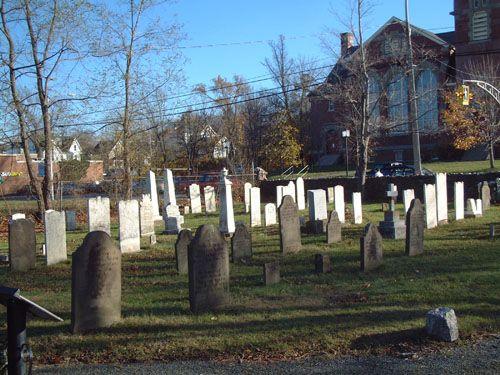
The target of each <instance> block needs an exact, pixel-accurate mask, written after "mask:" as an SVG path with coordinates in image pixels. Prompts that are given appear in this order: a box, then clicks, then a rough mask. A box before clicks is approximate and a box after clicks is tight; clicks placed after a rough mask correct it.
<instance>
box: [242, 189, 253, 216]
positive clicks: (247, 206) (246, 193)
mask: <svg viewBox="0 0 500 375" xmlns="http://www.w3.org/2000/svg"><path fill="white" fill-rule="evenodd" d="M251 188H252V184H251V183H250V182H245V185H243V189H244V191H243V192H244V199H245V213H249V212H250V189H251Z"/></svg>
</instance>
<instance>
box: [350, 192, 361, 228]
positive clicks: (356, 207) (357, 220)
mask: <svg viewBox="0 0 500 375" xmlns="http://www.w3.org/2000/svg"><path fill="white" fill-rule="evenodd" d="M352 208H353V213H354V224H362V223H363V206H362V204H361V193H360V192H355V193H352Z"/></svg>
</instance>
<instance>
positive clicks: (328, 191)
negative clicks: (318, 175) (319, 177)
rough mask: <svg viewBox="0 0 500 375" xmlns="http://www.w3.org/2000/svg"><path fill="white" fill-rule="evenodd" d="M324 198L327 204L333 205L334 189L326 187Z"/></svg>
mask: <svg viewBox="0 0 500 375" xmlns="http://www.w3.org/2000/svg"><path fill="white" fill-rule="evenodd" d="M326 198H327V199H328V203H333V202H334V201H335V189H334V188H333V187H328V188H327V189H326Z"/></svg>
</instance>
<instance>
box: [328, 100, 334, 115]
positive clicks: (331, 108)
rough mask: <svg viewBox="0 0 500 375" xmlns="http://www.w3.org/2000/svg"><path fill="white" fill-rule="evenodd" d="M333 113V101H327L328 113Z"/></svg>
mask: <svg viewBox="0 0 500 375" xmlns="http://www.w3.org/2000/svg"><path fill="white" fill-rule="evenodd" d="M334 111H335V102H334V101H333V100H329V101H328V112H334Z"/></svg>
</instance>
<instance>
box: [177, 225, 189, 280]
mask: <svg viewBox="0 0 500 375" xmlns="http://www.w3.org/2000/svg"><path fill="white" fill-rule="evenodd" d="M192 240H193V234H192V233H191V231H190V230H189V229H183V230H181V231H180V233H179V235H178V236H177V241H175V263H176V266H177V272H178V273H179V274H181V275H187V273H188V246H189V244H190V243H191V241H192Z"/></svg>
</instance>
